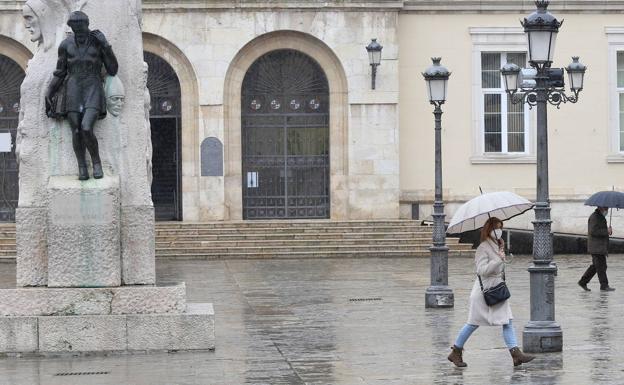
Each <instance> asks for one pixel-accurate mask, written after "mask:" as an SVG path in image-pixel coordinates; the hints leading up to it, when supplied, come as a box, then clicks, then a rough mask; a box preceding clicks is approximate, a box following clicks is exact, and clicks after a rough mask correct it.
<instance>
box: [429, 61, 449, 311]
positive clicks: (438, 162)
mask: <svg viewBox="0 0 624 385" xmlns="http://www.w3.org/2000/svg"><path fill="white" fill-rule="evenodd" d="M431 60H432V61H433V65H432V66H431V67H429V68H427V70H426V71H425V72H423V76H424V78H425V81H426V82H427V92H428V94H429V103H431V104H433V105H434V106H435V108H434V110H433V115H434V117H435V200H434V203H433V245H432V246H431V247H430V248H429V250H430V251H431V286H429V287H428V288H427V290H426V291H425V307H428V308H438V307H453V303H454V299H455V298H454V295H453V290H452V289H451V288H450V287H449V286H448V247H447V246H446V229H445V228H444V202H443V201H442V133H441V131H442V108H441V106H442V104H444V102H445V101H446V95H447V89H448V88H447V85H448V79H449V76H450V75H451V73H450V72H449V71H448V70H447V69H446V68H445V67H443V66H441V65H440V61H441V60H442V59H441V58H439V57H435V58H432V59H431Z"/></svg>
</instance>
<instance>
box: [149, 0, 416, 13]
mask: <svg viewBox="0 0 624 385" xmlns="http://www.w3.org/2000/svg"><path fill="white" fill-rule="evenodd" d="M403 2H404V0H375V1H372V0H368V1H366V0H173V1H163V0H143V10H144V11H151V12H153V11H161V12H162V11H165V12H176V11H187V10H225V9H240V10H275V9H284V10H334V9H335V10H343V11H344V10H348V11H400V10H401V9H403Z"/></svg>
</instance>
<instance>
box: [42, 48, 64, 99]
mask: <svg viewBox="0 0 624 385" xmlns="http://www.w3.org/2000/svg"><path fill="white" fill-rule="evenodd" d="M66 75H67V49H66V48H65V44H63V43H61V45H60V46H59V49H58V60H57V62H56V70H55V71H54V76H53V77H52V82H51V83H50V86H49V87H48V94H47V96H48V98H52V96H54V94H56V92H57V91H58V90H59V88H61V85H62V84H63V80H64V79H65V76H66Z"/></svg>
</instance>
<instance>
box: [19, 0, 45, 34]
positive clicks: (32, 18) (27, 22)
mask: <svg viewBox="0 0 624 385" xmlns="http://www.w3.org/2000/svg"><path fill="white" fill-rule="evenodd" d="M31 5H32V2H31V4H30V5H29V4H28V3H26V4H25V5H24V8H22V17H24V27H26V30H27V31H28V32H30V41H32V42H35V41H36V42H39V43H41V41H42V40H43V35H42V34H41V25H40V24H39V17H37V14H36V13H35V11H33V9H32V7H31Z"/></svg>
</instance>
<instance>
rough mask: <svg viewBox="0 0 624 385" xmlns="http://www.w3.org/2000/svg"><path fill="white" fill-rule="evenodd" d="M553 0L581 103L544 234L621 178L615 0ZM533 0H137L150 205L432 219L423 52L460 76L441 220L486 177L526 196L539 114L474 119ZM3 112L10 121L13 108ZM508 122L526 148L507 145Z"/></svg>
mask: <svg viewBox="0 0 624 385" xmlns="http://www.w3.org/2000/svg"><path fill="white" fill-rule="evenodd" d="M22 4H23V1H16V0H0V59H2V60H1V61H0V65H2V66H1V67H0V71H2V70H3V69H5V71H8V72H5V73H10V74H12V75H10V76H11V77H19V69H20V68H21V69H23V68H25V66H26V65H27V62H28V59H29V58H30V57H31V56H32V52H33V50H34V49H35V47H34V45H33V44H32V43H31V42H30V41H29V39H28V36H27V33H26V31H25V30H24V28H23V26H22V23H21V22H19V21H18V20H19V18H20V12H21V11H20V10H21V7H22ZM550 8H551V10H552V12H553V13H555V14H557V15H558V16H561V17H562V18H565V19H566V23H565V24H564V26H563V28H562V30H561V33H560V34H559V36H560V37H559V43H558V47H557V52H556V54H555V55H556V56H555V57H556V60H557V64H558V65H559V66H564V65H567V64H568V61H569V57H570V56H571V55H572V54H578V55H580V56H581V60H582V61H583V62H584V63H585V64H587V65H588V67H589V72H588V76H587V86H586V90H584V91H583V93H582V95H581V101H580V102H579V103H578V104H577V105H566V106H563V107H562V109H561V111H551V112H550V115H549V119H550V120H549V124H550V126H551V127H552V130H551V135H552V136H551V169H550V170H551V195H552V201H553V218H554V220H555V222H554V224H553V229H554V230H555V231H564V232H583V231H584V226H585V218H586V216H587V215H588V213H589V212H590V211H591V209H590V208H587V207H583V206H582V201H583V199H584V198H585V197H587V196H588V194H590V193H591V192H593V191H595V190H602V189H606V188H610V187H611V186H612V185H613V186H615V188H616V189H618V188H619V189H624V184H622V183H621V181H622V180H624V179H623V178H622V177H623V176H624V173H623V169H622V167H624V166H623V163H624V160H623V159H624V155H622V154H624V147H621V146H620V145H619V143H620V142H619V141H620V140H622V139H620V136H624V133H622V132H624V131H622V129H620V127H622V126H624V125H622V126H620V125H619V107H618V106H619V104H618V100H619V99H617V98H618V97H619V96H618V95H619V94H617V92H619V91H618V88H617V77H618V68H619V64H618V61H617V57H618V52H620V51H619V48H618V47H620V45H619V44H621V43H624V38H622V36H624V33H623V32H622V30H623V29H624V23H623V22H622V21H621V14H622V13H624V1H620V0H601V1H592V0H585V1H581V0H574V1H571V0H561V1H556V0H554V1H553V2H552V5H551V7H550ZM533 9H534V6H533V4H532V2H530V1H499V0H485V1H483V0H481V1H473V0H437V1H425V0H377V1H363V0H360V1H358V0H329V1H328V0H323V1H320V0H306V1H303V0H291V1H287V0H278V1H262V0H237V1H225V0H211V1H199V0H174V1H162V0H143V16H142V22H143V41H144V51H145V60H146V62H147V63H148V64H149V66H150V68H149V71H150V80H149V81H148V87H149V88H150V93H151V97H152V105H151V107H152V110H151V125H152V141H153V146H154V160H153V171H154V185H153V188H152V197H153V200H154V203H155V206H156V211H157V217H158V218H159V219H169V220H184V221H211V220H219V221H220V220H225V221H230V220H242V219H289V218H290V219H299V218H329V219H332V220H365V219H397V218H420V219H424V218H427V216H428V215H429V214H430V211H431V209H430V205H431V203H432V200H433V175H434V173H433V167H434V165H433V116H432V114H431V112H432V110H431V108H430V106H429V104H428V102H427V100H426V93H425V88H424V82H423V79H422V75H421V72H422V71H423V70H424V69H425V68H426V67H428V66H429V64H430V57H432V56H442V57H443V64H445V65H446V66H447V67H448V68H449V69H450V70H451V71H452V72H453V74H452V75H451V79H450V94H449V101H448V102H447V104H446V105H445V106H444V112H445V113H444V116H443V157H444V163H443V166H444V169H443V171H444V194H445V200H446V201H447V203H448V204H447V214H449V215H451V214H452V213H453V211H454V209H455V208H456V207H457V206H458V205H459V204H460V203H461V202H463V201H465V200H467V199H468V198H470V197H471V196H474V195H475V194H477V193H478V186H482V187H483V188H484V189H485V190H486V191H493V190H511V191H515V192H517V193H520V194H521V195H524V196H526V197H527V198H529V199H531V198H533V197H534V194H535V151H534V148H535V146H534V142H535V136H534V131H535V130H534V127H535V125H534V115H533V112H531V111H526V112H525V111H522V112H520V115H521V117H520V118H519V116H520V115H518V114H516V118H518V119H520V120H521V121H522V122H523V124H522V129H521V132H520V133H518V132H515V131H514V132H512V131H513V130H512V129H511V128H510V127H511V124H508V125H505V126H504V127H502V128H501V130H499V131H495V132H494V134H496V135H498V137H499V138H500V139H499V140H500V141H501V143H498V144H495V145H494V147H492V148H486V147H485V145H484V143H485V141H484V132H488V134H492V132H493V131H491V130H490V131H488V129H487V128H485V131H484V123H483V121H484V119H485V118H484V114H485V113H486V112H484V107H483V105H482V103H483V99H482V98H483V95H484V94H485V93H487V92H489V91H492V90H490V89H488V90H486V89H484V88H483V87H482V85H481V83H480V82H481V80H482V78H481V76H482V73H483V71H487V69H484V63H485V59H484V58H498V59H500V60H502V58H506V57H507V55H508V54H509V55H512V54H515V55H521V54H522V53H523V52H524V53H525V52H526V49H527V47H526V43H525V41H524V36H523V34H522V31H521V29H520V27H519V23H518V19H519V18H521V17H523V16H525V15H526V14H528V13H530V12H531V11H532V10H533ZM94 27H96V28H101V29H102V30H104V31H105V29H106V27H105V26H94ZM372 38H376V39H377V41H378V42H379V43H380V44H381V45H383V51H382V61H381V65H380V66H379V68H378V73H377V79H376V87H375V89H372V88H371V67H370V65H369V59H368V55H367V52H366V50H365V46H366V45H367V44H368V43H370V41H371V39H372ZM623 47H624V45H623ZM623 50H624V48H623ZM496 55H498V56H496ZM510 57H511V56H510ZM622 60H623V62H622V65H623V66H624V56H623V59H622ZM7 63H8V64H7ZM9 67H10V68H9ZM1 87H4V88H5V89H8V88H11V87H13V89H14V88H15V84H14V83H11V82H3V81H2V80H0V88H1ZM11 92H13V93H15V91H11ZM492 93H494V91H492ZM5 94H8V93H7V92H5ZM2 95H4V94H3V93H2V90H0V98H2V97H4V96H2ZM497 97H498V96H497ZM501 97H503V96H501ZM5 98H6V99H7V100H8V99H11V98H10V97H5ZM489 98H492V97H489ZM0 103H4V104H5V105H7V106H12V102H11V101H4V100H2V101H1V102H0ZM499 105H501V104H500V103H499ZM18 107H19V106H18ZM16 111H17V110H16ZM490 112H491V111H487V113H490ZM496 113H498V116H499V120H500V121H501V122H502V121H503V120H506V119H507V120H508V119H511V118H508V116H503V115H502V114H503V113H505V114H508V113H509V111H507V110H505V111H499V112H496ZM1 114H2V112H0V115H1ZM4 114H5V117H6V119H5V121H6V122H9V120H10V119H11V117H13V116H14V115H16V114H17V112H15V111H14V112H13V113H10V108H6V109H5V112H4ZM508 121H509V120H508ZM517 121H518V120H517V119H516V123H517ZM0 124H3V123H1V122H0ZM11 124H12V123H6V124H5V126H0V131H2V130H4V131H7V130H9V129H10V125H11ZM569 127H572V128H569ZM516 128H517V127H516ZM511 134H514V135H516V137H517V136H518V135H520V137H521V138H522V139H521V142H522V143H521V144H520V145H518V143H516V147H514V145H512V144H510V143H511V142H510V141H509V140H507V139H505V140H503V139H502V138H503V137H505V135H507V137H511V136H510V135H511ZM488 143H489V144H491V143H490V142H488ZM503 143H504V144H503ZM514 143H515V142H514ZM623 143H624V141H623ZM489 144H488V145H489ZM518 146H520V147H518ZM2 156H6V157H7V159H8V158H9V157H10V154H3V155H2ZM9 163H10V162H9ZM14 168H15V167H14ZM9 169H10V167H9V168H6V167H5V171H2V172H4V173H7V172H9V173H10V172H11V171H10V170H9ZM11 189H12V190H11ZM5 190H7V191H8V190H11V191H14V190H15V187H11V188H7V189H5ZM9 206H10V205H9ZM588 210H589V211H588ZM7 211H10V209H7ZM524 217H525V218H522V219H521V220H518V221H517V222H515V223H514V224H513V225H514V226H516V227H521V228H525V227H526V228H531V224H530V220H531V218H530V217H532V215H527V216H524ZM6 219H8V220H10V214H7V215H6ZM614 219H615V218H614ZM615 221H616V223H621V224H622V225H624V222H617V221H619V219H615ZM622 234H624V233H622Z"/></svg>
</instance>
